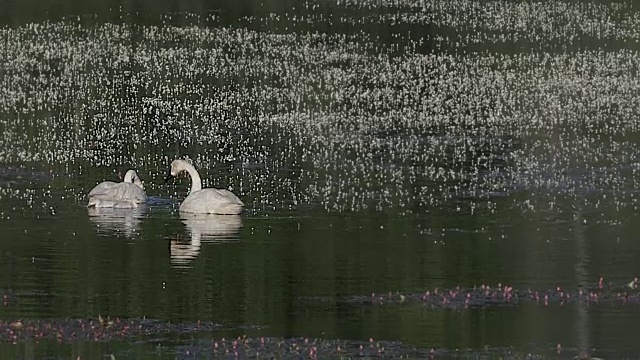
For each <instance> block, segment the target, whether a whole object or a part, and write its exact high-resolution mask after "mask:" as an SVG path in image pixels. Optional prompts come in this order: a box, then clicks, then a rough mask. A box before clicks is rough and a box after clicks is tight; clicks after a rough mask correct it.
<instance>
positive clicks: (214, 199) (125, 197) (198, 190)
mask: <svg viewBox="0 0 640 360" xmlns="http://www.w3.org/2000/svg"><path fill="white" fill-rule="evenodd" d="M185 171H186V172H187V173H189V176H191V191H190V192H189V195H188V196H187V197H186V198H185V199H184V201H182V204H180V211H181V212H185V213H195V214H220V215H237V214H240V213H241V212H242V208H243V207H244V204H243V203H242V201H240V199H238V197H237V196H235V195H234V194H233V193H232V192H231V191H229V190H225V189H210V188H206V189H203V188H202V181H201V179H200V174H198V171H197V170H196V168H194V167H193V165H191V164H190V163H189V162H187V161H185V160H174V161H173V162H172V163H171V169H170V171H169V174H168V175H167V178H166V179H165V183H167V181H169V179H171V178H172V177H176V176H178V175H179V174H180V173H182V172H185ZM146 200H147V196H146V195H145V193H144V187H143V185H142V181H140V178H139V177H138V175H137V174H136V172H135V170H129V171H127V173H126V174H125V176H124V179H123V181H122V182H120V183H115V182H112V181H105V182H102V183H100V184H98V185H97V186H96V187H95V188H93V190H91V192H89V204H88V206H89V207H110V208H135V207H139V206H142V205H143V204H144V203H145V202H146Z"/></svg>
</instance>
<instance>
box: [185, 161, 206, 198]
mask: <svg viewBox="0 0 640 360" xmlns="http://www.w3.org/2000/svg"><path fill="white" fill-rule="evenodd" d="M185 170H187V172H188V173H189V176H191V192H194V191H198V190H200V189H202V180H201V179H200V174H198V171H197V170H196V168H194V167H193V165H191V164H187V166H186V169H185Z"/></svg>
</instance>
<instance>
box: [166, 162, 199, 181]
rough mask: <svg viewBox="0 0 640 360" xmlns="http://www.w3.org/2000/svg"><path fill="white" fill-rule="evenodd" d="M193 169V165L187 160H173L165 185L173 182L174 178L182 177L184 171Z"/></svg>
mask: <svg viewBox="0 0 640 360" xmlns="http://www.w3.org/2000/svg"><path fill="white" fill-rule="evenodd" d="M190 167H193V166H191V164H189V162H187V161H186V160H181V159H178V160H173V161H172V162H171V166H170V167H169V173H168V174H167V177H166V178H165V179H164V183H165V184H166V183H167V182H168V181H169V180H171V179H172V178H174V177H177V176H178V175H180V173H181V172H183V171H188V170H187V169H188V168H190Z"/></svg>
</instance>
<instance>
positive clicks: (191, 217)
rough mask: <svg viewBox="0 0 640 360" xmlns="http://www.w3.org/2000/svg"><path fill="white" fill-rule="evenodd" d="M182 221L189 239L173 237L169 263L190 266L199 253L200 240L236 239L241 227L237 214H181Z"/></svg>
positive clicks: (218, 241)
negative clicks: (187, 231)
mask: <svg viewBox="0 0 640 360" xmlns="http://www.w3.org/2000/svg"><path fill="white" fill-rule="evenodd" d="M181 217H182V222H183V223H184V224H185V225H186V226H187V229H188V230H189V233H190V237H189V239H182V238H180V237H177V238H174V239H172V240H171V243H170V245H169V246H170V250H171V265H172V266H174V267H190V263H191V261H192V260H193V259H195V258H196V257H198V254H199V253H200V244H201V243H202V242H209V243H220V242H228V241H234V240H237V239H238V234H239V232H240V228H242V217H240V216H239V215H213V214H184V213H182V214H181Z"/></svg>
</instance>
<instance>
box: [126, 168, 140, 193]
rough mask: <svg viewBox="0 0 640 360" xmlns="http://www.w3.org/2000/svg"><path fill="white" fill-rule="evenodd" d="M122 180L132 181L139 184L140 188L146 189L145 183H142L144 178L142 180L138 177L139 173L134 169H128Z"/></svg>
mask: <svg viewBox="0 0 640 360" xmlns="http://www.w3.org/2000/svg"><path fill="white" fill-rule="evenodd" d="M122 182H128V183H132V184H134V185H136V186H138V187H139V188H140V189H142V190H144V185H143V184H142V180H140V178H139V177H138V174H137V173H136V171H135V170H133V169H131V170H129V171H127V173H126V174H124V179H123V180H122Z"/></svg>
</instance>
